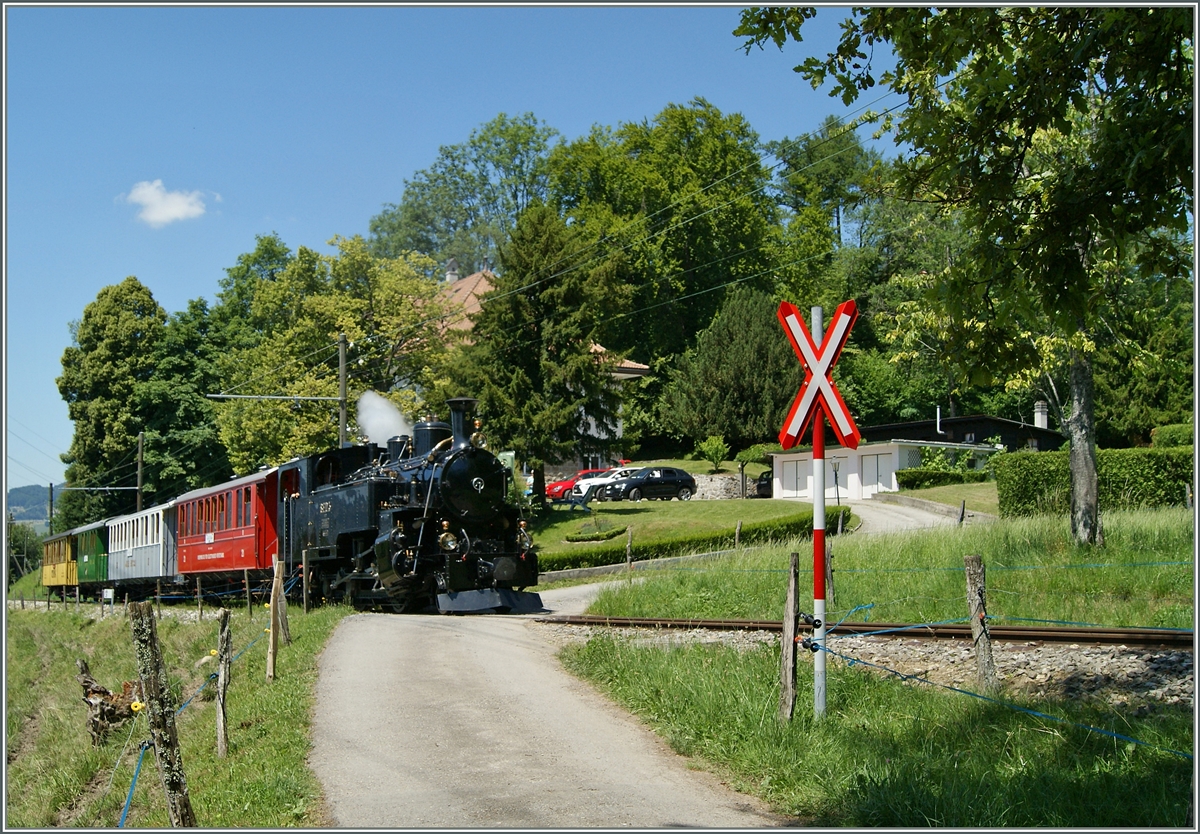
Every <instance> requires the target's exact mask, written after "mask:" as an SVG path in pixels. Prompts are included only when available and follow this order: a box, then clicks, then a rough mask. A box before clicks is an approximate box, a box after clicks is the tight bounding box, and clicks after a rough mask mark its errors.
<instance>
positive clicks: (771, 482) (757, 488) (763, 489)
mask: <svg viewBox="0 0 1200 834" xmlns="http://www.w3.org/2000/svg"><path fill="white" fill-rule="evenodd" d="M754 495H755V496H756V497H758V498H772V497H774V495H775V473H774V472H772V471H771V470H770V469H768V470H767V471H766V472H764V473H762V474H761V475H759V476H758V479H757V480H755V482H754Z"/></svg>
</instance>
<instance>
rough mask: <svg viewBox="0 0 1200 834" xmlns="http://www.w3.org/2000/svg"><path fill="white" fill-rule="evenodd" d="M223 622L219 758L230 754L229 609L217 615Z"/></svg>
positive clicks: (219, 657) (219, 644) (219, 660)
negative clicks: (227, 714) (227, 710)
mask: <svg viewBox="0 0 1200 834" xmlns="http://www.w3.org/2000/svg"><path fill="white" fill-rule="evenodd" d="M217 619H218V621H219V622H220V624H221V631H220V636H219V637H218V638H217V667H218V668H217V758H218V759H223V758H225V757H226V756H228V755H229V728H228V726H227V725H226V723H225V693H226V692H227V691H228V690H229V663H230V659H231V657H232V655H233V635H232V634H231V633H230V630H229V609H228V608H222V609H221V613H220V614H219V615H217Z"/></svg>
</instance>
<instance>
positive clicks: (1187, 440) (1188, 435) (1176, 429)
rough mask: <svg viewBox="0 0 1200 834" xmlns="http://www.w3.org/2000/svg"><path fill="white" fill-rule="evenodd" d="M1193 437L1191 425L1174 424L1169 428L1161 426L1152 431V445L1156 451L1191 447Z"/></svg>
mask: <svg viewBox="0 0 1200 834" xmlns="http://www.w3.org/2000/svg"><path fill="white" fill-rule="evenodd" d="M1192 435H1193V430H1192V424H1191V423H1172V424H1171V425H1169V426H1159V427H1158V428H1154V429H1150V445H1151V446H1153V447H1154V448H1155V449H1167V448H1171V447H1175V446H1191V445H1192Z"/></svg>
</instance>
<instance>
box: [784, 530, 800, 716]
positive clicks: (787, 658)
mask: <svg viewBox="0 0 1200 834" xmlns="http://www.w3.org/2000/svg"><path fill="white" fill-rule="evenodd" d="M799 599H800V554H799V553H795V552H793V553H792V565H791V570H789V571H788V585H787V599H786V601H785V602H784V606H783V637H782V638H781V639H780V643H779V720H780V721H791V720H792V713H793V712H794V711H795V709H796V622H797V614H798V612H797V610H796V608H797V606H798V605H799Z"/></svg>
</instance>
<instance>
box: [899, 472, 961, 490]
mask: <svg viewBox="0 0 1200 834" xmlns="http://www.w3.org/2000/svg"><path fill="white" fill-rule="evenodd" d="M962 482H963V473H962V472H955V471H953V470H946V469H924V468H921V469H901V470H899V471H897V472H896V483H897V484H899V485H900V488H901V489H924V488H925V487H935V486H944V485H946V484H961V483H962Z"/></svg>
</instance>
